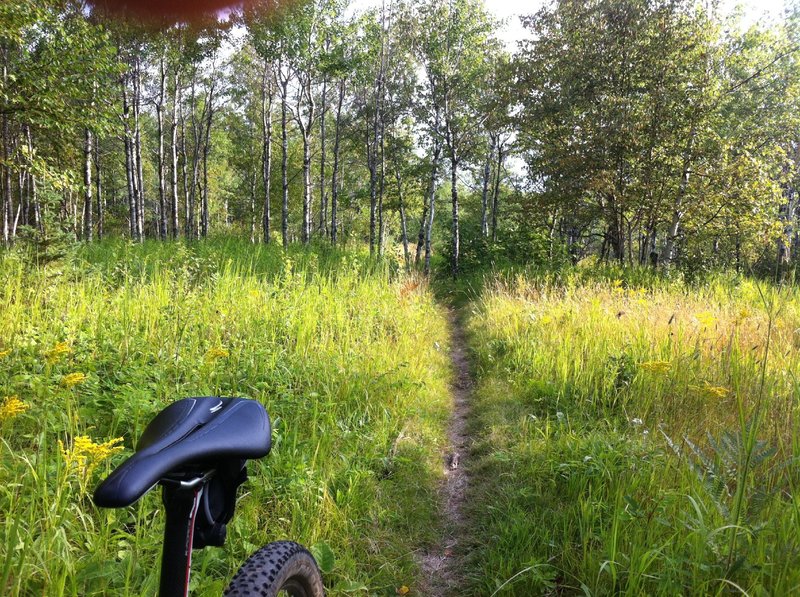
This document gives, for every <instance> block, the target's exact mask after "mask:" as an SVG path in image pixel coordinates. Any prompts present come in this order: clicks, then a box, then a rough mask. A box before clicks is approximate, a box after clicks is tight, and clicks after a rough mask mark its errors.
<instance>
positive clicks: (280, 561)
mask: <svg viewBox="0 0 800 597" xmlns="http://www.w3.org/2000/svg"><path fill="white" fill-rule="evenodd" d="M281 591H285V592H286V593H287V594H289V595H291V597H324V595H325V589H324V588H323V586H322V575H321V574H320V572H319V567H318V566H317V562H316V560H314V556H312V555H311V554H310V553H309V551H308V550H307V549H306V548H305V547H303V546H302V545H299V544H298V543H294V542H293V541H276V542H274V543H270V544H268V545H266V546H264V547H262V548H261V549H259V550H258V551H257V552H255V553H254V554H253V555H252V556H250V558H249V559H248V560H247V561H246V562H245V563H244V564H242V567H241V568H239V571H238V572H237V573H236V576H234V577H233V579H232V580H231V582H230V584H229V585H228V588H227V589H225V593H224V594H225V597H245V596H246V597H252V596H258V597H276V596H277V595H279V594H280V592H281Z"/></svg>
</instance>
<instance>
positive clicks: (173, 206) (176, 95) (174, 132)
mask: <svg viewBox="0 0 800 597" xmlns="http://www.w3.org/2000/svg"><path fill="white" fill-rule="evenodd" d="M173 84H174V85H175V89H174V91H173V96H172V122H171V123H170V134H171V138H172V143H171V151H172V197H171V201H170V219H171V221H172V238H178V235H179V234H180V224H179V221H178V211H179V209H178V106H179V105H180V103H181V85H180V69H179V67H178V66H176V67H175V73H174V75H173Z"/></svg>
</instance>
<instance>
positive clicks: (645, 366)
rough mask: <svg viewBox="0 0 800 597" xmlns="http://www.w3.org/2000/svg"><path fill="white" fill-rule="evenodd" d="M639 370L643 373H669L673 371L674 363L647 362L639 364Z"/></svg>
mask: <svg viewBox="0 0 800 597" xmlns="http://www.w3.org/2000/svg"><path fill="white" fill-rule="evenodd" d="M639 368H640V369H641V370H642V371H650V372H651V373H669V371H670V369H672V363H670V362H669V361H645V362H643V363H639Z"/></svg>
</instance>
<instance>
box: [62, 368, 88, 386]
mask: <svg viewBox="0 0 800 597" xmlns="http://www.w3.org/2000/svg"><path fill="white" fill-rule="evenodd" d="M86 379H87V378H86V374H85V373H81V372H76V373H70V374H68V375H65V376H64V377H63V378H62V379H61V385H62V386H64V387H67V388H73V387H75V386H77V385H80V384H82V383H83V382H85V381H86Z"/></svg>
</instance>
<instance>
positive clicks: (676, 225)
mask: <svg viewBox="0 0 800 597" xmlns="http://www.w3.org/2000/svg"><path fill="white" fill-rule="evenodd" d="M696 134H697V127H696V126H695V124H694V123H693V124H692V128H691V130H690V131H689V139H688V140H687V142H686V151H685V152H684V154H683V168H682V169H681V183H680V186H679V188H678V197H677V198H676V200H675V206H674V209H673V211H672V220H671V221H670V225H669V228H668V229H667V238H666V239H665V241H664V249H663V250H662V251H661V258H660V259H659V262H660V263H661V265H662V266H663V267H664V268H669V266H670V265H671V264H672V259H673V257H674V255H673V253H674V252H675V241H676V240H677V239H678V233H679V232H680V225H681V220H682V219H683V202H684V200H685V198H686V193H687V191H688V188H689V176H690V174H691V161H692V152H693V148H694V139H695V136H696Z"/></svg>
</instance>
